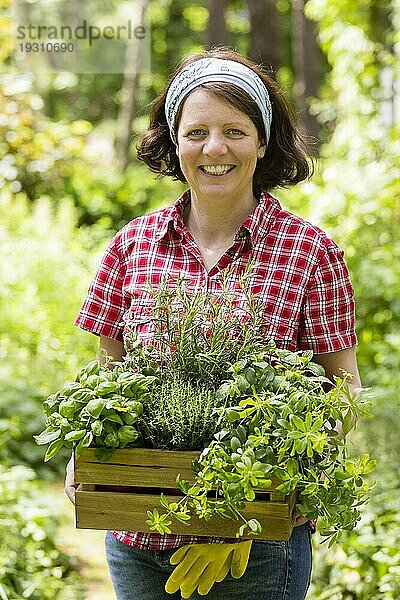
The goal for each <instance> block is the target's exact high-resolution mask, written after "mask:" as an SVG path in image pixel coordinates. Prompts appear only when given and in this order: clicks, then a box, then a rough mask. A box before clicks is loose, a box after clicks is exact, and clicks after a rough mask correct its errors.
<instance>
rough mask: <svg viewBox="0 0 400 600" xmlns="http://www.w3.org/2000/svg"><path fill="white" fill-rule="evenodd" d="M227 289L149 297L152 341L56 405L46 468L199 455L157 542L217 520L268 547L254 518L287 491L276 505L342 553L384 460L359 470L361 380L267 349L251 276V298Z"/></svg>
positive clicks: (49, 407)
mask: <svg viewBox="0 0 400 600" xmlns="http://www.w3.org/2000/svg"><path fill="white" fill-rule="evenodd" d="M225 277H226V278H225V280H223V281H222V285H221V292H220V293H219V294H211V293H210V292H207V291H198V292H197V293H194V294H193V293H189V292H188V291H187V288H186V285H185V281H184V280H183V279H178V280H168V281H163V282H162V283H161V285H160V286H159V287H158V288H157V290H154V289H152V288H151V286H148V287H147V288H146V290H144V294H145V296H146V306H147V307H148V319H147V326H146V331H145V332H143V331H142V332H139V333H138V332H137V331H136V330H135V328H134V327H132V329H131V331H130V332H128V334H127V335H126V352H127V353H126V356H125V358H124V360H123V361H122V362H120V363H114V362H113V361H112V358H110V357H107V358H106V361H105V364H104V365H101V364H100V363H99V362H98V361H92V362H91V363H89V365H87V366H86V367H85V368H84V369H82V370H81V371H80V372H79V374H78V375H77V378H76V381H75V382H72V383H68V384H66V385H65V386H63V388H61V389H60V390H59V391H58V392H56V393H55V394H53V395H52V396H50V397H49V398H48V399H47V400H46V401H45V403H44V408H45V412H46V416H47V420H46V429H45V431H44V432H42V433H41V434H40V435H39V436H37V437H36V441H37V442H38V443H41V444H49V448H48V450H47V453H46V457H45V460H48V459H50V458H51V457H52V456H54V455H55V454H56V453H57V452H58V450H59V449H60V448H61V447H63V446H67V447H69V448H71V449H74V450H75V453H76V456H77V457H78V458H79V456H80V455H81V453H82V452H83V450H84V449H85V448H88V447H92V448H96V455H97V457H98V458H99V459H100V460H103V461H105V460H107V459H109V458H110V456H111V455H112V453H113V451H114V450H115V449H120V448H129V447H131V446H141V447H145V448H146V447H147V448H161V449H167V450H173V451H182V450H192V449H195V450H199V452H200V456H199V457H198V459H197V460H196V461H194V463H193V469H194V473H193V478H192V481H190V482H188V481H185V480H182V479H180V478H179V477H178V480H177V483H176V484H175V487H176V485H177V486H178V487H179V489H180V490H181V494H183V495H181V496H180V497H178V498H175V497H174V498H173V499H172V500H171V499H169V500H168V499H167V498H166V497H165V495H162V496H161V505H162V507H163V508H164V513H162V514H160V512H159V510H158V509H156V508H154V507H151V506H150V507H149V510H148V511H147V521H146V523H147V525H148V527H149V528H150V530H154V531H158V532H160V533H168V532H170V531H171V529H170V526H172V518H175V521H176V522H177V523H184V524H186V525H187V524H188V525H189V526H190V524H191V523H193V522H194V520H195V519H201V520H203V521H208V520H210V519H211V517H213V516H214V517H215V516H217V517H223V518H228V519H231V520H233V521H237V522H238V524H237V526H236V525H235V527H236V529H237V535H238V536H244V535H247V536H248V535H252V534H255V535H260V533H261V529H262V528H261V524H260V522H259V520H258V519H256V518H252V517H251V514H250V516H249V513H248V512H247V513H246V511H244V509H245V507H246V502H247V503H252V502H254V500H255V498H256V493H257V490H271V485H272V482H274V484H273V485H272V489H273V495H274V498H275V499H276V498H277V496H279V495H280V496H281V498H282V499H285V498H287V497H288V495H289V496H291V497H292V498H293V497H294V496H295V495H298V496H299V499H300V501H299V503H298V505H297V507H298V510H299V511H300V513H301V514H303V515H304V516H305V517H307V518H314V517H316V516H319V517H321V520H320V523H321V526H320V529H321V533H322V534H323V535H325V536H327V537H330V539H331V542H333V541H335V540H337V539H338V537H339V536H340V533H341V531H343V530H346V529H352V528H353V527H354V526H355V524H356V522H357V520H358V519H359V518H360V507H361V506H362V505H363V504H364V503H365V502H366V501H367V498H368V493H369V490H370V488H369V486H368V484H367V483H366V482H365V479H364V476H365V475H367V474H368V473H369V472H371V471H372V470H373V468H374V462H373V461H371V460H370V459H369V457H368V456H367V455H365V456H363V457H361V458H359V459H352V458H350V457H349V456H348V442H347V434H348V432H349V429H350V423H353V422H356V420H357V418H358V417H360V416H366V415H367V414H368V412H367V405H368V399H369V392H368V390H361V389H360V390H356V391H355V392H353V393H350V391H349V387H348V380H349V375H348V374H344V375H343V378H336V379H335V381H334V382H331V381H329V380H328V379H326V378H325V376H324V371H323V369H322V367H320V366H319V365H317V364H315V363H313V362H312V352H310V351H304V352H290V351H288V350H282V349H279V348H277V347H276V345H275V343H274V342H273V341H270V342H268V343H266V341H265V326H266V321H265V317H264V314H263V306H262V303H261V302H259V301H258V300H257V298H256V297H254V296H252V295H251V293H250V292H248V285H247V283H248V280H249V278H250V277H252V265H251V264H249V265H248V267H247V269H246V270H245V271H244V273H243V275H242V278H241V283H240V290H239V293H238V290H231V289H230V288H229V283H228V278H229V273H226V275H225ZM147 340H151V343H149V342H148V341H147ZM337 424H340V426H341V428H342V431H343V434H344V435H343V436H342V437H339V436H338V435H337V431H336V429H335V428H336V426H337ZM149 452H151V451H150V450H149ZM124 456H126V455H124ZM121 483H123V482H121ZM292 504H293V502H292ZM292 504H291V506H292ZM153 506H154V503H153ZM250 506H251V504H250ZM244 515H246V516H244ZM114 528H117V527H114ZM121 528H124V527H121Z"/></svg>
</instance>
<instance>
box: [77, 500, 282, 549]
mask: <svg viewBox="0 0 400 600" xmlns="http://www.w3.org/2000/svg"><path fill="white" fill-rule="evenodd" d="M168 499H169V501H171V502H174V501H175V502H177V501H179V496H169V497H168ZM157 506H159V496H155V495H148V494H112V493H108V492H86V491H77V493H76V526H77V528H79V529H116V530H118V529H119V530H126V531H149V527H148V525H147V524H146V519H147V510H152V509H154V508H156V507H157ZM242 512H243V515H244V516H246V518H256V519H258V520H259V521H260V523H261V526H262V528H263V533H262V534H261V535H260V536H257V539H271V540H287V539H289V537H290V534H291V531H292V519H291V508H290V507H289V505H288V504H287V503H285V504H284V503H281V502H264V501H253V502H251V503H247V506H246V509H244V510H243V511H242ZM239 526H240V522H237V521H232V520H230V519H223V518H220V517H216V518H213V519H211V520H210V521H204V520H203V519H198V518H197V517H195V516H194V517H192V518H191V520H190V527H187V526H185V525H183V524H181V523H178V522H177V521H175V520H173V522H172V526H171V529H172V532H173V533H183V534H188V533H190V534H195V535H204V536H220V537H235V534H236V531H237V530H238V528H239Z"/></svg>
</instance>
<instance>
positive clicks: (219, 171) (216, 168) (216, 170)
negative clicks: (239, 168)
mask: <svg viewBox="0 0 400 600" xmlns="http://www.w3.org/2000/svg"><path fill="white" fill-rule="evenodd" d="M235 166H236V165H203V166H201V167H199V169H200V170H201V171H202V172H203V173H205V174H206V175H217V176H221V175H226V174H227V173H230V172H231V171H232V170H233V169H234V168H235Z"/></svg>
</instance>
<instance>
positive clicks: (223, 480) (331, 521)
mask: <svg viewBox="0 0 400 600" xmlns="http://www.w3.org/2000/svg"><path fill="white" fill-rule="evenodd" d="M311 358H312V352H310V351H304V352H290V351H288V350H279V349H278V348H276V346H275V344H274V343H273V342H270V343H269V344H268V346H267V348H266V349H265V350H264V351H263V352H260V353H258V354H254V355H248V356H247V357H246V358H243V359H241V360H239V361H238V362H237V363H235V364H234V365H232V366H231V367H230V369H229V371H230V374H231V377H230V378H229V379H228V380H227V381H225V382H224V383H223V384H222V385H221V387H220V388H219V390H218V392H217V396H218V397H220V398H223V399H225V400H226V402H225V404H224V406H223V407H221V408H218V409H216V412H217V413H218V415H219V418H220V422H222V423H223V428H222V429H220V431H218V432H217V433H216V434H215V435H214V439H213V440H212V442H211V443H210V444H209V445H208V446H207V447H206V448H205V449H204V450H203V452H202V453H201V455H200V458H199V460H198V461H196V462H195V464H194V465H193V467H194V471H195V473H196V475H195V478H194V481H193V482H191V483H189V482H187V481H181V480H180V479H179V478H178V480H177V484H178V486H179V488H180V489H181V491H182V492H183V493H184V496H183V497H182V499H181V500H180V501H179V502H178V503H169V502H168V500H167V499H166V498H165V497H162V498H161V504H162V506H163V507H164V509H165V512H164V513H162V514H161V515H160V513H159V511H158V510H157V509H155V510H153V511H149V512H148V517H149V518H148V521H147V523H148V524H149V526H150V528H151V529H152V530H153V531H158V532H159V533H170V532H171V529H170V525H171V523H172V520H171V517H175V518H176V519H177V520H179V521H181V522H185V523H188V522H189V521H190V516H191V514H196V515H197V516H198V517H199V518H204V519H206V520H208V519H210V518H211V517H212V516H213V515H215V514H218V515H220V516H223V517H228V518H231V519H235V520H237V521H238V522H239V526H238V532H237V536H238V537H239V536H243V535H245V534H246V535H249V534H257V533H260V532H261V526H260V524H259V522H258V521H257V520H256V519H249V520H246V519H245V518H244V517H243V515H242V514H241V512H240V509H242V508H244V506H245V504H244V503H245V501H252V500H254V498H255V491H256V490H257V489H262V488H264V489H265V488H268V487H269V486H270V485H271V476H274V477H276V478H277V479H279V480H280V481H281V482H282V483H281V484H280V485H279V486H278V487H277V488H276V489H275V490H274V491H275V493H281V494H282V495H286V494H289V493H290V492H293V491H295V490H296V491H297V492H298V494H299V500H298V504H297V509H298V511H299V512H300V514H301V515H302V516H304V517H306V518H307V519H313V518H316V517H317V516H318V517H319V518H320V521H319V529H320V533H321V534H322V535H323V536H326V538H327V539H330V544H331V543H333V542H335V541H337V540H338V539H339V537H340V535H341V532H343V531H345V530H351V529H353V528H354V527H355V525H356V523H357V521H358V520H359V519H360V507H361V506H362V505H363V504H365V503H366V502H367V500H368V497H369V492H370V489H371V488H370V486H369V484H368V483H367V482H366V480H365V478H364V477H365V476H366V475H368V474H369V473H370V472H372V471H373V470H374V468H375V461H373V460H370V458H369V456H368V455H367V454H365V455H364V456H362V457H360V458H350V456H349V454H348V441H347V434H348V433H349V430H350V426H351V423H352V422H356V421H357V419H358V418H359V417H360V416H368V414H369V413H368V411H367V405H368V399H369V391H368V390H362V389H358V390H354V391H353V392H350V390H349V386H348V380H349V378H350V375H349V374H347V373H345V374H344V376H343V378H338V377H336V378H335V382H334V385H332V382H331V381H330V380H328V379H327V378H326V377H325V376H324V370H323V369H322V367H320V366H319V365H317V364H315V363H313V362H311ZM327 385H328V386H329V388H330V389H329V390H328V391H325V386H327ZM232 401H234V405H232ZM338 426H339V428H338ZM339 431H341V432H342V435H339ZM210 493H213V494H212V496H211V497H210ZM240 523H241V524H240Z"/></svg>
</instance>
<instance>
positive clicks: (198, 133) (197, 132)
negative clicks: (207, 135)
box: [188, 129, 204, 136]
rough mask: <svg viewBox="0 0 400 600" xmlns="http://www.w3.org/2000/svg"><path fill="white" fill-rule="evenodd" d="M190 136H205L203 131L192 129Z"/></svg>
mask: <svg viewBox="0 0 400 600" xmlns="http://www.w3.org/2000/svg"><path fill="white" fill-rule="evenodd" d="M188 135H194V136H196V135H204V131H203V130H202V129H192V131H189V133H188Z"/></svg>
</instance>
